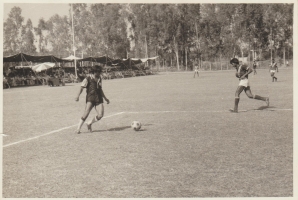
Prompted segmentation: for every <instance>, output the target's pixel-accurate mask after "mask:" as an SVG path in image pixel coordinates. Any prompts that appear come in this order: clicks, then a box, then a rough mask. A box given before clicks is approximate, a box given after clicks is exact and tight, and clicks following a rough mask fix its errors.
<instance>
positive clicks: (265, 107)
mask: <svg viewBox="0 0 298 200" xmlns="http://www.w3.org/2000/svg"><path fill="white" fill-rule="evenodd" d="M270 108H275V107H274V106H261V107H259V108H257V109H253V110H267V109H270ZM270 111H273V110H270Z"/></svg>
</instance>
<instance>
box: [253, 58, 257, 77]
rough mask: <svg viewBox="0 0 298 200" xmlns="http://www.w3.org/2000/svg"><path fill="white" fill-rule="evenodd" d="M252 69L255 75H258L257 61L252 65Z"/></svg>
mask: <svg viewBox="0 0 298 200" xmlns="http://www.w3.org/2000/svg"><path fill="white" fill-rule="evenodd" d="M252 68H253V70H254V75H256V74H257V63H256V60H254V62H253V64H252Z"/></svg>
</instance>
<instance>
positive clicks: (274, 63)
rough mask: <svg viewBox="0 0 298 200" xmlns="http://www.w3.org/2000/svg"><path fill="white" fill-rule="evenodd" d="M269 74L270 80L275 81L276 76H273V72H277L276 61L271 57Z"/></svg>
mask: <svg viewBox="0 0 298 200" xmlns="http://www.w3.org/2000/svg"><path fill="white" fill-rule="evenodd" d="M269 71H270V75H271V77H272V82H274V81H277V78H276V76H275V72H278V67H277V63H276V62H275V61H274V59H272V64H271V65H270V69H269Z"/></svg>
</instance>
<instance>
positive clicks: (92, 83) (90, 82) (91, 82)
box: [82, 75, 103, 104]
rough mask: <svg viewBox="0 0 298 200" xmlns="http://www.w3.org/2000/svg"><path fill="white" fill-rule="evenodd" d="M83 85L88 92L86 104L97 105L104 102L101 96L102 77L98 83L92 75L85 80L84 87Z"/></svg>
mask: <svg viewBox="0 0 298 200" xmlns="http://www.w3.org/2000/svg"><path fill="white" fill-rule="evenodd" d="M83 85H84V86H85V87H86V92H87V95H86V102H93V103H96V104H98V103H102V102H103V100H102V94H101V87H102V83H101V77H99V78H98V81H96V80H95V78H94V76H93V75H90V76H88V77H86V78H85V79H84V80H83V83H82V86H83ZM84 86H83V87H84Z"/></svg>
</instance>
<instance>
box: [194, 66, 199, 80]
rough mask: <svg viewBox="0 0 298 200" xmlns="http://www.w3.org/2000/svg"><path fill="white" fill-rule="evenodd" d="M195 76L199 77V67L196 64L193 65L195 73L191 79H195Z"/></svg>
mask: <svg viewBox="0 0 298 200" xmlns="http://www.w3.org/2000/svg"><path fill="white" fill-rule="evenodd" d="M196 75H198V77H199V66H198V64H196V65H195V73H194V75H193V77H194V78H195V77H196Z"/></svg>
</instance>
